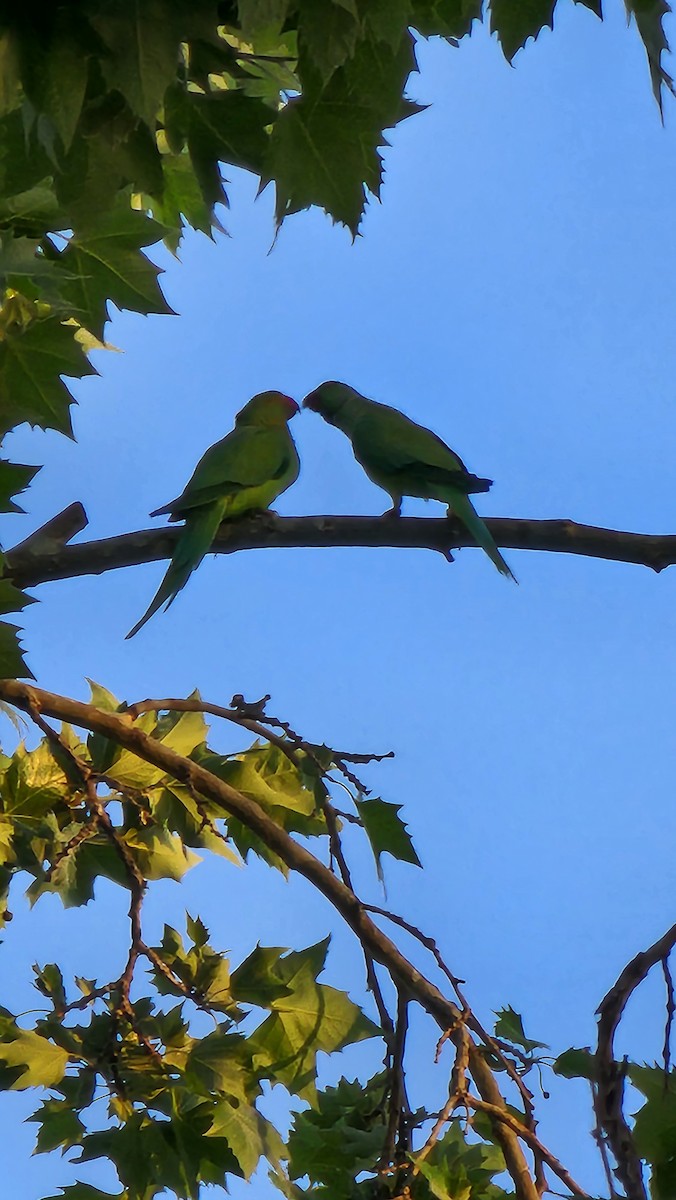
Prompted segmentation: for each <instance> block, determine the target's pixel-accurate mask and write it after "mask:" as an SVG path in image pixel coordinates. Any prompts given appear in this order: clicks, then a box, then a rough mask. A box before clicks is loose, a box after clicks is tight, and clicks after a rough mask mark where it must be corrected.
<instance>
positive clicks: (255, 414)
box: [235, 392, 300, 425]
mask: <svg viewBox="0 0 676 1200" xmlns="http://www.w3.org/2000/svg"><path fill="white" fill-rule="evenodd" d="M298 412H300V408H299V406H298V405H297V404H296V401H295V400H292V399H291V397H290V396H286V395H285V394H284V392H259V393H258V395H257V396H253V397H252V399H251V400H250V401H249V403H248V404H245V405H244V408H243V409H241V410H240V412H238V413H237V416H236V417H235V424H236V425H285V424H286V422H287V421H290V420H291V418H292V417H295V415H296V413H298Z"/></svg>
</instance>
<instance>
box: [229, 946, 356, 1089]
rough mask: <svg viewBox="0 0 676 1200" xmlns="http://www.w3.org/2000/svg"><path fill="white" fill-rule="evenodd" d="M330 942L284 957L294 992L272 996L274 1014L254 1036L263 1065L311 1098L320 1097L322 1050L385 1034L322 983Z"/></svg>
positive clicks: (256, 1054)
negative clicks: (319, 1056)
mask: <svg viewBox="0 0 676 1200" xmlns="http://www.w3.org/2000/svg"><path fill="white" fill-rule="evenodd" d="M327 946H328V940H325V941H323V942H319V943H318V944H317V945H315V946H310V947H309V948H308V949H307V950H299V951H294V952H292V953H291V954H288V955H286V957H285V958H283V959H281V960H280V961H279V963H278V970H279V973H280V975H281V977H282V979H283V982H284V983H286V985H287V986H288V988H289V989H290V994H289V995H287V996H284V997H280V998H279V999H277V1000H273V1001H272V1003H271V1008H272V1013H271V1015H270V1016H269V1017H268V1018H267V1019H266V1020H265V1021H264V1022H263V1024H262V1025H260V1026H259V1028H258V1029H257V1030H256V1032H255V1033H254V1034H253V1036H252V1037H251V1039H250V1044H251V1047H252V1049H253V1051H254V1063H255V1064H256V1065H257V1066H258V1067H259V1069H260V1070H262V1071H264V1073H265V1074H266V1075H268V1076H269V1077H270V1078H271V1079H274V1080H275V1081H278V1082H281V1083H283V1084H284V1085H285V1086H286V1087H287V1088H288V1089H289V1091H291V1092H294V1093H295V1094H296V1095H298V1096H301V1097H302V1098H303V1099H307V1100H312V1099H313V1098H314V1096H315V1084H314V1081H315V1078H316V1057H317V1053H318V1051H320V1050H323V1051H324V1052H325V1053H327V1054H332V1053H333V1052H334V1051H336V1050H342V1049H343V1048H344V1047H345V1046H347V1045H350V1044H351V1043H352V1042H358V1041H362V1040H363V1039H364V1038H369V1037H377V1036H379V1034H380V1030H379V1029H378V1027H377V1026H376V1025H374V1024H373V1022H372V1021H370V1020H369V1019H368V1018H367V1017H366V1016H365V1015H364V1013H363V1012H362V1011H361V1010H360V1009H359V1008H357V1006H356V1005H355V1004H353V1003H352V1001H351V1000H350V999H349V998H348V996H347V995H346V994H345V992H339V991H337V990H336V989H335V988H332V987H327V986H326V985H324V984H319V983H317V976H318V975H319V974H320V972H321V971H322V969H323V965H324V959H325V957H326V949H327Z"/></svg>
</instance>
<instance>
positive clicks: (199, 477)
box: [152, 425, 298, 518]
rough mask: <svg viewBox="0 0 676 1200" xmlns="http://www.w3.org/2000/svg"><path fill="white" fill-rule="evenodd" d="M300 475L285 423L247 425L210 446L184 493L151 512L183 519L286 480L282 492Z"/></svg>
mask: <svg viewBox="0 0 676 1200" xmlns="http://www.w3.org/2000/svg"><path fill="white" fill-rule="evenodd" d="M294 471H295V474H294ZM297 474H298V456H297V454H296V448H295V446H294V443H293V440H292V438H291V434H290V433H289V431H288V429H287V427H286V426H284V427H282V428H280V427H274V428H261V427H259V426H249V425H244V426H241V427H240V428H236V429H233V431H232V433H229V434H228V436H227V437H225V438H223V439H222V441H220V442H216V444H215V445H214V446H211V447H210V449H209V450H207V452H206V454H204V455H203V456H202V458H201V459H200V461H199V462H198V464H197V466H196V468H195V471H194V473H193V476H192V478H191V479H190V481H189V482H188V483H187V485H186V487H185V489H184V491H183V492H182V493H181V495H180V496H178V497H177V498H176V500H172V501H171V503H170V504H166V505H165V506H164V507H163V508H158V509H156V510H155V512H154V513H153V514H152V515H153V516H159V515H161V514H163V513H171V514H172V515H173V516H177V517H179V518H180V517H181V516H182V515H183V514H184V513H186V512H189V511H190V510H191V509H193V508H200V507H202V505H204V504H210V503H212V502H213V501H214V500H217V499H220V498H222V497H223V496H226V495H230V494H236V493H238V492H241V491H242V490H243V489H245V488H257V487H260V486H261V485H262V484H265V483H267V482H272V481H274V480H278V481H279V482H280V483H283V487H282V488H280V491H281V490H283V488H284V487H288V486H290V484H291V483H293V481H294V479H295V478H296V476H297Z"/></svg>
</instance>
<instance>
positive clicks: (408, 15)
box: [363, 0, 417, 50]
mask: <svg viewBox="0 0 676 1200" xmlns="http://www.w3.org/2000/svg"><path fill="white" fill-rule="evenodd" d="M413 9H414V5H413V0H369V4H368V6H367V7H366V9H365V10H364V14H363V16H364V21H365V23H366V25H367V27H368V28H369V29H370V31H371V33H372V34H373V36H374V38H376V40H377V41H379V42H387V43H388V45H389V46H391V48H392V49H393V50H396V49H397V47H398V46H399V45H400V43H401V40H402V38H403V37H404V35H405V33H406V31H407V29H408V26H409V25H416V22H415V20H414V19H413ZM416 28H417V26H416Z"/></svg>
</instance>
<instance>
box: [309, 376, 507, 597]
mask: <svg viewBox="0 0 676 1200" xmlns="http://www.w3.org/2000/svg"><path fill="white" fill-rule="evenodd" d="M303 407H304V408H309V409H312V411H313V412H318V413H319V414H320V415H321V416H322V417H323V418H324V420H325V421H328V422H329V424H330V425H335V426H336V427H337V428H338V429H340V430H342V432H343V433H344V434H346V435H347V437H349V439H350V441H351V442H352V449H353V451H354V456H355V458H356V460H357V462H358V463H360V464H361V466H362V467H363V468H364V470H365V471H366V474H367V475H368V477H369V479H371V480H372V481H373V483H375V484H377V485H378V487H381V488H383V489H384V490H385V491H386V492H389V494H390V496H391V497H392V509H391V510H390V511H391V513H392V515H394V516H399V515H400V514H401V500H402V497H403V496H419V497H421V498H422V499H424V500H441V501H442V503H444V504H446V505H447V506H448V515H449V516H451V515H453V516H455V517H457V518H458V519H459V520H460V521H462V523H463V525H464V526H465V528H466V529H467V530H468V532H469V533H471V535H472V537H473V538H474V539H475V541H476V542H477V543H478V545H479V546H481V548H482V550H485V552H486V554H487V555H488V557H489V558H490V560H491V562H493V563H494V564H495V566H496V567H497V569H498V571H500V573H501V575H508V576H509V577H510V578H511V579H514V576H513V575H512V572H511V571H510V569H509V567H508V566H507V563H506V562H505V560H504V558H503V557H502V555H501V554H500V551H499V550H498V548H497V546H496V544H495V542H494V541H493V538H492V537H491V535H490V533H489V531H488V529H487V528H486V526H485V524H484V522H483V521H482V520H481V517H479V516H478V514H477V513H476V512H475V510H474V507H473V505H472V502H471V500H470V499H469V496H470V495H471V494H472V493H474V492H487V491H488V489H489V488H490V486H491V483H492V480H490V479H481V478H479V477H478V476H476V475H472V474H471V473H470V472H469V471H468V470H467V468H466V466H465V464H464V463H463V461H462V459H460V458H459V457H458V455H457V454H455V453H454V452H453V450H451V449H450V448H449V447H448V446H447V445H446V443H445V442H443V441H442V440H441V438H440V437H437V435H436V434H435V433H432V431H431V430H430V429H425V428H424V426H422V425H417V424H416V423H415V421H411V419H410V418H409V417H405V416H404V414H403V413H400V412H399V411H398V410H397V409H396V408H390V407H389V405H387V404H378V403H377V402H376V401H375V400H368V399H367V398H366V396H361V395H360V394H359V392H356V391H355V390H354V388H351V387H348V385H347V384H346V383H336V382H335V381H331V382H328V383H322V384H321V385H320V386H319V387H318V388H315V390H314V391H313V392H310V394H309V395H308V396H306V397H305V399H304V401H303ZM515 582H516V580H515Z"/></svg>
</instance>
